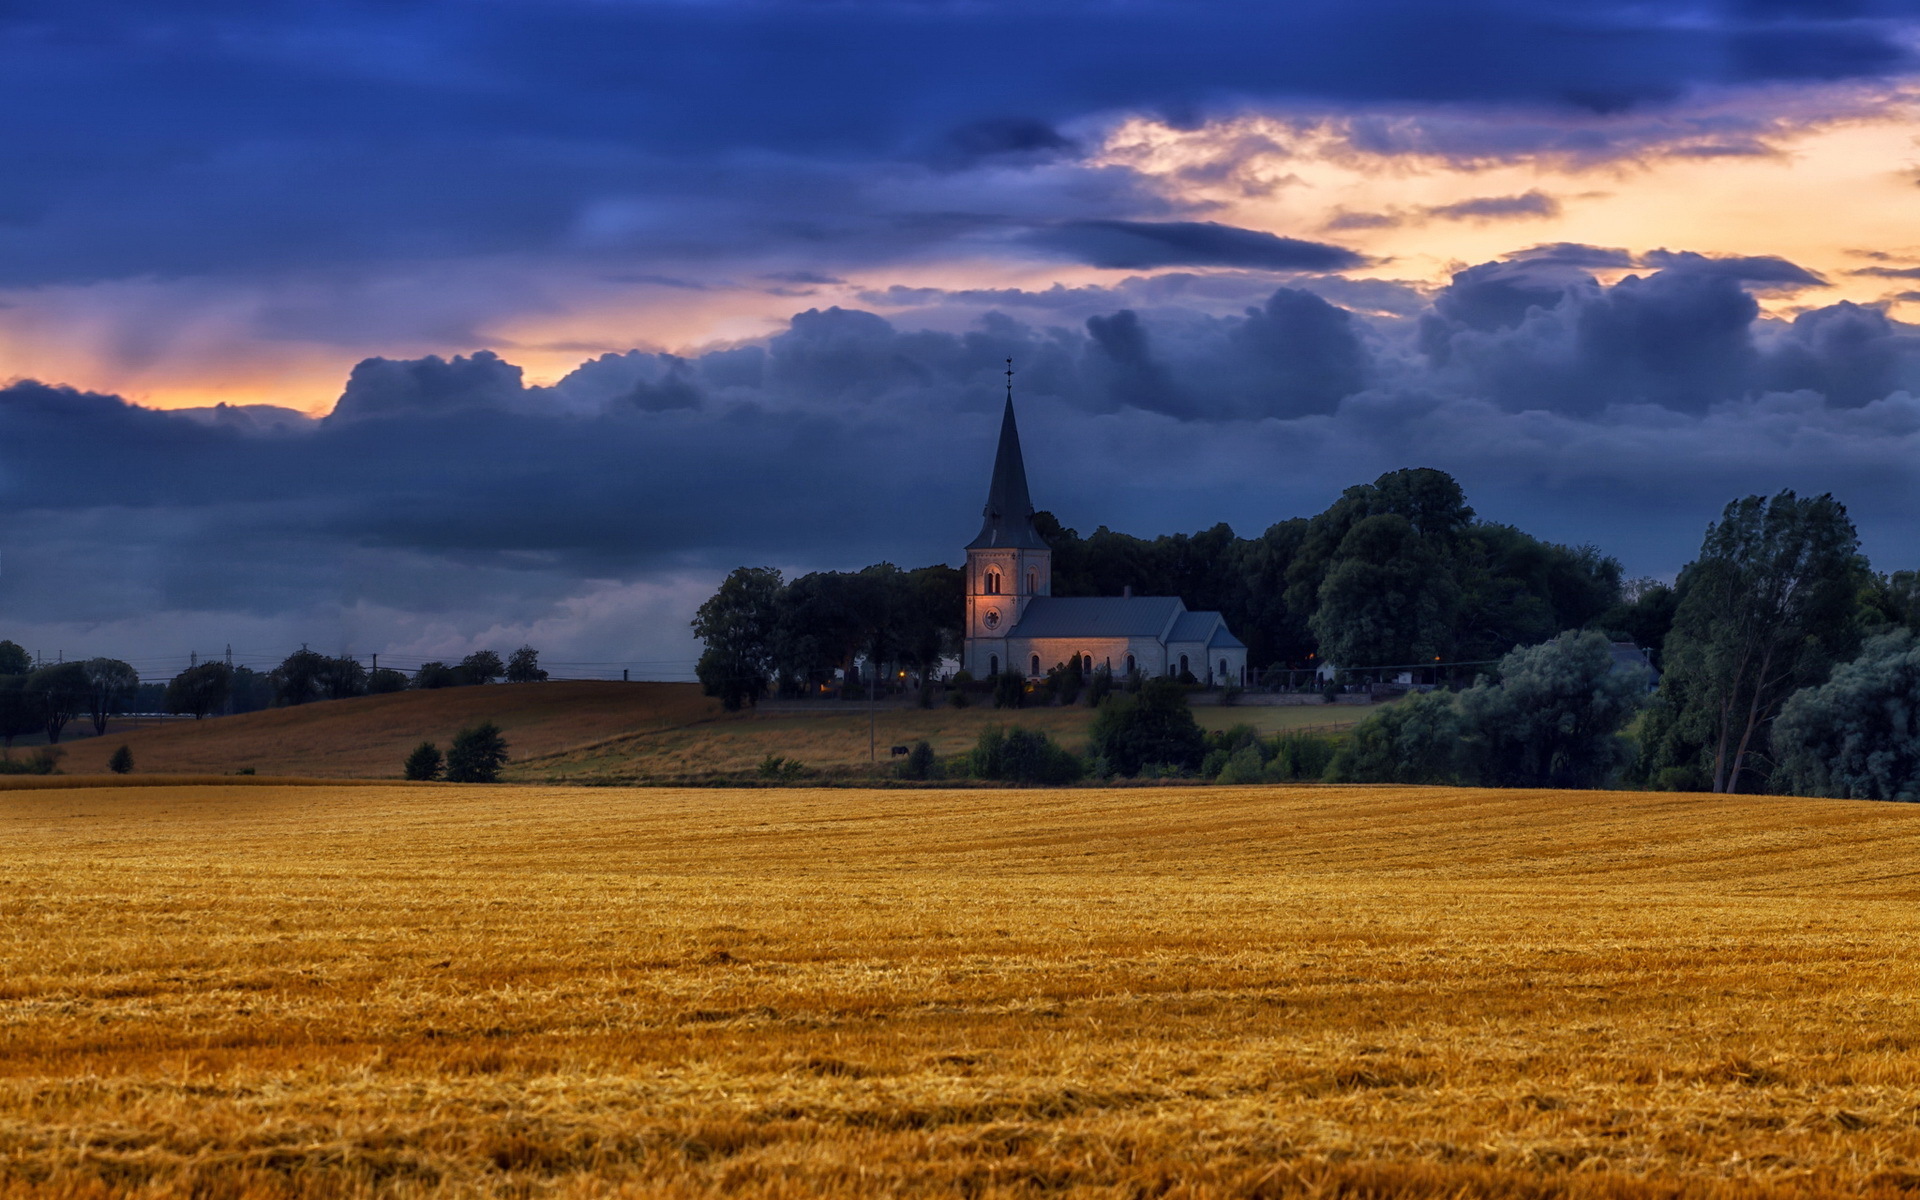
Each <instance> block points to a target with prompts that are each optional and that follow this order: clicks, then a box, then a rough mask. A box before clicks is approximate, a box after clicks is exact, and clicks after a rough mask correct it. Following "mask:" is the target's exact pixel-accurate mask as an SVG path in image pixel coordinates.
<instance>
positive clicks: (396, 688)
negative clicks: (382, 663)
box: [367, 667, 407, 696]
mask: <svg viewBox="0 0 1920 1200" xmlns="http://www.w3.org/2000/svg"><path fill="white" fill-rule="evenodd" d="M406 690H407V677H406V674H405V673H404V672H401V671H396V670H394V669H393V668H392V667H381V668H380V669H378V670H376V671H374V672H372V673H370V674H369V675H368V676H367V695H369V696H385V695H387V694H388V693H390V692H404V691H406Z"/></svg>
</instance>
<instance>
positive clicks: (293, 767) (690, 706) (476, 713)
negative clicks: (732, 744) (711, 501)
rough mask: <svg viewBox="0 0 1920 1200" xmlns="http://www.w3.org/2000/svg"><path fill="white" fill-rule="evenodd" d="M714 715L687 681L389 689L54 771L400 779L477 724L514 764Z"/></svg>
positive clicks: (75, 761)
mask: <svg viewBox="0 0 1920 1200" xmlns="http://www.w3.org/2000/svg"><path fill="white" fill-rule="evenodd" d="M719 711H720V706H719V704H718V703H716V702H714V701H712V700H709V699H707V698H706V697H704V696H702V695H701V694H700V689H699V687H698V685H696V684H690V683H601V682H594V681H579V682H561V683H519V684H500V685H491V686H487V687H464V688H442V689H439V690H436V691H426V692H394V693H392V694H390V695H385V696H361V697H358V698H356V699H352V700H328V701H323V702H320V703H315V704H303V705H300V706H299V707H297V708H272V709H267V710H266V711H264V712H255V713H245V714H243V715H241V716H237V717H219V718H209V719H208V720H204V721H170V722H167V723H165V724H161V725H148V726H144V727H141V728H137V729H129V730H124V731H120V730H115V731H111V732H110V734H109V736H107V737H101V738H88V739H86V740H84V741H76V742H70V743H65V745H66V749H67V754H66V757H65V759H64V760H63V761H62V762H61V769H62V770H63V771H66V772H67V773H69V774H75V775H79V774H90V773H94V772H100V771H104V770H106V766H107V758H108V757H109V756H110V755H111V754H112V753H113V751H114V749H115V748H116V747H118V746H120V745H121V744H122V743H124V744H125V745H126V746H127V748H128V749H129V750H131V751H132V752H133V761H134V765H135V766H136V768H137V769H138V770H139V771H140V772H141V773H143V774H145V773H147V772H155V771H157V772H165V773H173V772H179V773H211V774H227V773H231V772H233V771H237V770H240V769H242V768H244V767H252V768H253V769H254V770H256V771H258V772H259V773H260V774H262V775H308V776H320V777H323V778H328V777H331V778H355V777H360V778H364V777H369V776H372V777H380V776H393V777H398V776H399V774H400V764H401V762H402V761H403V760H404V759H405V758H406V756H407V752H408V751H409V750H411V749H413V747H414V746H415V745H416V744H418V743H419V742H421V741H422V740H426V741H431V742H434V743H436V744H438V745H439V746H440V748H441V749H442V750H445V749H446V747H447V743H448V742H449V741H451V740H452V737H453V735H454V734H455V733H456V732H458V731H459V730H460V729H462V728H464V727H466V726H469V725H473V724H475V723H477V722H480V721H483V720H491V721H493V722H494V723H495V724H497V725H499V726H500V728H501V729H503V730H505V731H506V736H507V741H508V743H509V744H510V746H511V748H512V754H513V756H514V758H515V759H523V758H531V757H537V756H539V755H543V754H551V753H554V752H556V751H561V750H566V749H569V748H571V747H576V746H582V745H588V744H591V743H594V742H598V741H604V740H606V739H607V738H611V737H617V736H621V735H631V734H634V733H639V732H643V731H648V730H660V729H677V728H682V727H684V726H686V725H688V724H691V723H694V722H697V721H702V720H707V719H710V718H712V717H714V716H715V715H717V714H718V713H719Z"/></svg>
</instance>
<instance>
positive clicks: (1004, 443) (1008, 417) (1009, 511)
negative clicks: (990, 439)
mask: <svg viewBox="0 0 1920 1200" xmlns="http://www.w3.org/2000/svg"><path fill="white" fill-rule="evenodd" d="M1046 547H1047V543H1046V542H1045V541H1044V540H1043V539H1042V538H1041V537H1040V531H1039V530H1038V529H1035V528H1034V527H1033V500H1032V498H1031V497H1030V496H1029V495H1028V494H1027V465H1026V463H1025V461H1023V460H1022V459H1021V457H1020V429H1019V426H1017V425H1015V424H1014V420H1013V360H1012V359H1008V360H1007V406H1006V410H1005V412H1004V414H1003V415H1002V416H1001V418H1000V447H999V449H998V450H996V451H995V452H994V456H993V482H992V483H990V484H988V485H987V508H986V520H985V521H984V522H982V523H981V526H980V536H979V537H977V538H974V539H973V541H972V542H970V543H968V545H967V549H969V550H988V549H1028V550H1044V549H1046Z"/></svg>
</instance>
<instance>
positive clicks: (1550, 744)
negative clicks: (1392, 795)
mask: <svg viewBox="0 0 1920 1200" xmlns="http://www.w3.org/2000/svg"><path fill="white" fill-rule="evenodd" d="M1498 669H1499V672H1500V680H1499V682H1498V683H1492V682H1489V681H1487V680H1484V679H1483V680H1481V681H1480V682H1478V683H1476V684H1474V685H1473V686H1472V687H1470V688H1468V689H1467V690H1466V691H1464V692H1462V693H1460V696H1459V700H1458V712H1459V714H1460V731H1461V733H1462V735H1463V736H1464V737H1465V739H1466V741H1465V744H1464V745H1463V746H1462V752H1463V753H1462V762H1461V770H1462V775H1463V777H1464V779H1465V780H1466V781H1467V782H1470V783H1477V784H1479V785H1481V786H1482V787H1552V788H1597V787H1605V786H1606V785H1607V784H1608V783H1609V782H1611V781H1612V779H1613V777H1614V776H1615V775H1616V774H1617V773H1618V772H1619V771H1620V769H1621V768H1622V767H1624V766H1626V765H1627V763H1628V761H1629V760H1630V759H1631V758H1632V750H1631V748H1630V747H1629V746H1628V744H1627V740H1626V739H1625V738H1624V737H1622V736H1621V733H1620V731H1621V730H1622V729H1623V728H1624V727H1625V726H1626V723H1627V722H1628V721H1630V720H1632V719H1633V716H1634V714H1635V713H1637V712H1639V711H1640V708H1641V706H1642V705H1644V704H1645V703H1646V701H1647V682H1648V680H1647V675H1646V672H1645V670H1644V669H1640V670H1632V671H1623V670H1619V669H1616V667H1615V665H1614V660H1613V653H1612V650H1611V648H1610V647H1609V645H1608V643H1607V638H1606V635H1605V634H1602V633H1598V632H1594V631H1591V630H1589V631H1587V632H1584V633H1580V632H1572V631H1570V632H1567V633H1563V634H1561V635H1560V636H1559V637H1557V638H1554V639H1553V640H1552V641H1550V642H1542V643H1540V644H1539V645H1537V646H1525V647H1522V648H1521V649H1518V650H1515V651H1513V652H1512V653H1510V654H1508V655H1507V656H1506V657H1504V658H1502V659H1501V660H1500V666H1499V668H1498Z"/></svg>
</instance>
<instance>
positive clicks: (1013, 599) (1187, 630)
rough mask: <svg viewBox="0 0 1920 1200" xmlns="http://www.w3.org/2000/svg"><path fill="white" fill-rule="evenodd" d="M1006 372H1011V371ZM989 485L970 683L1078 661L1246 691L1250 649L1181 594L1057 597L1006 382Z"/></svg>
mask: <svg viewBox="0 0 1920 1200" xmlns="http://www.w3.org/2000/svg"><path fill="white" fill-rule="evenodd" d="M1009 374H1011V372H1009ZM1008 385H1009V386H1008V388H1007V407H1006V412H1005V414H1004V415H1003V416H1002V417H1001V418H1000V445H999V448H998V449H997V450H996V451H995V452H994V458H993V480H992V482H991V483H990V484H989V485H988V487H987V510H986V520H985V521H984V522H983V523H982V524H981V526H980V536H979V537H976V538H974V539H973V541H971V542H969V543H968V544H967V579H966V587H967V611H966V631H965V639H964V645H963V648H962V650H961V655H960V665H961V666H962V667H964V668H965V669H966V670H967V671H969V672H971V673H972V674H973V675H974V676H975V677H976V678H983V677H985V676H988V675H997V674H999V673H1000V672H1002V671H1019V672H1021V673H1023V674H1024V675H1026V676H1027V677H1028V678H1030V679H1033V678H1038V677H1040V676H1043V675H1045V674H1046V673H1047V672H1048V671H1049V670H1051V669H1052V668H1054V667H1057V666H1065V665H1067V664H1069V663H1071V662H1073V661H1074V660H1075V659H1076V658H1077V659H1079V660H1080V665H1081V669H1082V670H1084V671H1093V670H1096V669H1098V668H1100V667H1103V666H1104V667H1106V668H1108V669H1109V670H1111V671H1112V672H1113V674H1114V675H1115V676H1125V675H1127V674H1128V673H1130V672H1133V671H1138V672H1140V673H1141V674H1143V675H1170V676H1174V677H1176V678H1178V677H1179V676H1181V675H1182V674H1183V673H1186V674H1191V675H1192V676H1193V677H1194V678H1195V679H1197V680H1199V681H1200V682H1202V683H1205V684H1207V685H1208V686H1209V687H1219V686H1222V685H1225V684H1229V683H1233V684H1245V683H1246V675H1247V648H1246V646H1245V645H1244V644H1243V643H1242V642H1241V641H1240V639H1238V638H1236V637H1234V636H1233V634H1232V633H1231V632H1229V631H1228V629H1227V622H1226V620H1225V619H1224V618H1223V617H1221V615H1220V614H1219V613H1217V612H1189V611H1187V606H1186V605H1185V604H1184V603H1183V602H1182V601H1181V600H1180V598H1179V597H1178V596H1135V595H1132V594H1131V589H1129V594H1128V595H1124V596H1055V595H1054V594H1053V551H1052V550H1050V549H1049V548H1048V547H1047V543H1046V541H1045V540H1044V539H1042V538H1041V536H1040V531H1039V530H1038V529H1035V528H1034V525H1033V502H1032V500H1031V499H1030V498H1029V497H1028V494H1027V467H1026V463H1025V462H1024V461H1023V460H1022V459H1021V456H1020V431H1019V429H1018V427H1017V426H1016V425H1015V424H1014V420H1013V388H1012V386H1011V385H1012V380H1011V379H1009V380H1008Z"/></svg>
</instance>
